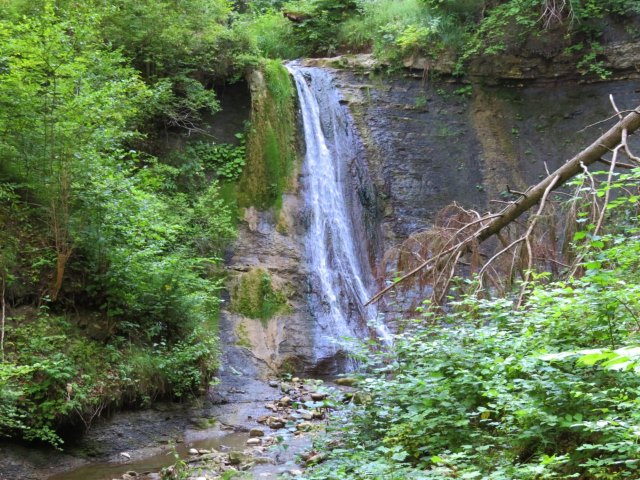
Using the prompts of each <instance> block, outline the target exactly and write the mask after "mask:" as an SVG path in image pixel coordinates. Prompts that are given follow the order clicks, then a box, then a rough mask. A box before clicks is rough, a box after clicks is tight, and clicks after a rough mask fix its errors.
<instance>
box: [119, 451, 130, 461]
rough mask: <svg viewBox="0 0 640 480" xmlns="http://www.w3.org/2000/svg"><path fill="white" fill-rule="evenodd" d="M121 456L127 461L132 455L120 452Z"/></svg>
mask: <svg viewBox="0 0 640 480" xmlns="http://www.w3.org/2000/svg"><path fill="white" fill-rule="evenodd" d="M120 456H121V457H124V458H126V459H127V460H130V459H131V454H130V453H128V452H120Z"/></svg>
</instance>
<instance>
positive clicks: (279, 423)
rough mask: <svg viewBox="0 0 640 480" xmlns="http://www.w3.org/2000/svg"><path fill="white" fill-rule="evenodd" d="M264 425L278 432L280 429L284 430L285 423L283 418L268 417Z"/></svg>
mask: <svg viewBox="0 0 640 480" xmlns="http://www.w3.org/2000/svg"><path fill="white" fill-rule="evenodd" d="M266 424H267V426H269V427H270V428H272V429H273V430H278V429H280V428H284V426H285V424H286V423H285V421H284V419H283V418H279V417H269V418H268V419H267V421H266Z"/></svg>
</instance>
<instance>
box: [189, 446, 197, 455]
mask: <svg viewBox="0 0 640 480" xmlns="http://www.w3.org/2000/svg"><path fill="white" fill-rule="evenodd" d="M189 455H199V452H198V450H196V449H195V448H190V449H189Z"/></svg>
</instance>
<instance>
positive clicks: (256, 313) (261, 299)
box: [231, 268, 290, 321]
mask: <svg viewBox="0 0 640 480" xmlns="http://www.w3.org/2000/svg"><path fill="white" fill-rule="evenodd" d="M289 308H290V307H289V304H288V302H287V298H286V295H285V294H284V293H283V292H282V291H280V290H278V289H276V288H275V287H274V286H273V283H272V281H271V276H270V275H269V273H268V272H267V271H265V270H263V269H261V268H255V269H253V270H250V271H248V272H246V273H243V274H242V275H241V276H240V278H239V279H238V281H237V282H236V284H235V285H234V286H233V288H232V292H231V309H232V310H233V311H235V312H237V313H240V314H242V315H244V316H245V317H249V318H255V319H260V320H263V321H266V320H269V319H270V318H272V317H273V316H274V315H276V314H278V313H282V312H286V311H287V310H288V309H289Z"/></svg>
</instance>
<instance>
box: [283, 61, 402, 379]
mask: <svg viewBox="0 0 640 480" xmlns="http://www.w3.org/2000/svg"><path fill="white" fill-rule="evenodd" d="M288 68H289V71H290V72H291V74H292V76H293V78H294V80H295V83H296V87H297V91H298V98H299V103H300V109H301V112H302V122H303V127H304V140H305V145H306V154H305V159H304V164H303V192H304V193H303V195H304V201H305V205H306V214H307V216H308V219H307V220H308V230H307V234H306V257H307V262H308V264H309V267H310V279H311V282H310V283H311V309H312V314H313V316H314V318H315V321H316V331H315V332H314V333H315V339H314V340H315V342H314V345H315V351H316V356H317V362H318V363H319V364H322V362H325V363H328V365H325V366H324V367H325V368H327V367H329V368H334V369H336V368H337V369H340V368H349V362H348V361H345V358H346V355H345V353H346V352H347V351H349V350H351V349H352V348H353V341H350V340H348V339H353V338H359V339H363V338H367V337H368V336H369V328H368V323H372V322H373V323H374V324H376V323H377V321H376V309H375V308H374V307H372V306H370V307H364V306H363V304H364V303H365V302H366V301H367V299H368V298H369V297H370V296H371V292H372V290H373V276H372V274H371V269H370V267H369V262H368V259H367V251H366V250H367V248H366V245H367V240H366V237H365V235H364V227H363V226H362V223H363V222H362V218H363V214H362V206H361V205H360V204H359V203H358V201H357V200H355V197H356V196H355V195H354V188H355V187H354V179H353V178H352V177H351V176H350V170H349V166H350V165H353V164H354V162H357V159H358V155H359V148H358V147H359V145H358V138H357V135H356V134H355V128H354V126H353V123H352V121H351V117H350V116H349V113H348V109H347V108H346V107H344V106H343V105H341V103H340V100H341V97H340V95H339V92H338V91H337V90H336V88H335V87H334V85H333V78H332V77H331V75H330V74H329V73H328V72H326V71H325V70H322V69H319V68H303V67H299V66H296V65H294V64H290V65H289V66H288ZM350 186H351V187H352V188H351V190H349V187H350ZM376 330H377V334H378V337H381V338H382V339H383V340H384V341H388V338H389V334H388V332H387V331H386V329H385V328H384V326H377V327H376Z"/></svg>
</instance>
